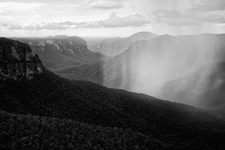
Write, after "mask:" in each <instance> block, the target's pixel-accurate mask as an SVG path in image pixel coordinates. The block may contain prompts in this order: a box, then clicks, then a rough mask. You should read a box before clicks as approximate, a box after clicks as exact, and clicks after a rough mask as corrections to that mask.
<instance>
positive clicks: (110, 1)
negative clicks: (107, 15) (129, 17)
mask: <svg viewBox="0 0 225 150" xmlns="http://www.w3.org/2000/svg"><path fill="white" fill-rule="evenodd" d="M122 1H123V0H86V1H84V3H86V4H88V5H90V6H91V8H95V9H121V8H123V7H124V5H123V4H122Z"/></svg>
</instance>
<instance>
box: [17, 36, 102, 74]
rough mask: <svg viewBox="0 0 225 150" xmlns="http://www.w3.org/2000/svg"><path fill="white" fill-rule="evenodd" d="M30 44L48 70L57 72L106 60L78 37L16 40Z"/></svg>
mask: <svg viewBox="0 0 225 150" xmlns="http://www.w3.org/2000/svg"><path fill="white" fill-rule="evenodd" d="M15 39H17V40H19V41H21V42H24V43H27V44H29V46H30V47H31V49H32V50H33V53H34V54H35V53H36V54H38V55H39V56H40V58H41V60H42V61H43V63H44V65H45V67H46V68H49V69H52V70H55V69H62V68H66V67H71V66H80V65H84V64H89V63H94V62H98V61H101V60H102V59H105V58H106V56H104V55H101V54H100V53H95V52H92V51H90V50H89V49H88V48H87V43H86V41H84V40H83V39H81V38H79V37H76V36H71V37H70V36H65V35H57V36H54V37H47V38H15Z"/></svg>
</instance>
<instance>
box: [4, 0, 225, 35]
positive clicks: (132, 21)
mask: <svg viewBox="0 0 225 150" xmlns="http://www.w3.org/2000/svg"><path fill="white" fill-rule="evenodd" d="M139 31H149V32H153V33H156V34H173V35H179V34H200V33H224V32H225V1H224V0H63V1H62V0H0V35H1V36H8V37H11V36H23V37H24V36H49V35H57V34H66V35H76V36H86V37H87V36H96V37H102V36H104V37H113V36H117V37H118V36H120V37H123V36H129V35H131V34H133V33H136V32H139Z"/></svg>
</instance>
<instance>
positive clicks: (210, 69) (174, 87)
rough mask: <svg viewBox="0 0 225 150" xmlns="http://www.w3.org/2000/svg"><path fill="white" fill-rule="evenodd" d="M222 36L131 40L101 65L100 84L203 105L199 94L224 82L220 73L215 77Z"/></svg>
mask: <svg viewBox="0 0 225 150" xmlns="http://www.w3.org/2000/svg"><path fill="white" fill-rule="evenodd" d="M223 39H225V36H224V35H213V34H202V35H193V36H170V35H162V36H159V37H157V38H154V39H152V40H149V41H138V42H135V43H133V44H132V45H131V46H130V47H129V48H128V49H127V50H126V51H124V52H123V53H122V54H120V55H118V56H116V57H115V58H114V59H113V60H112V61H110V62H107V63H105V64H104V65H103V70H104V85H105V86H108V87H114V88H120V89H125V90H129V91H134V92H140V93H145V94H149V95H152V96H155V97H157V98H161V99H166V100H171V101H177V102H182V103H186V104H190V105H194V106H198V107H205V106H206V105H208V104H204V103H206V102H204V100H202V98H203V97H202V93H204V92H207V90H209V89H213V88H219V86H221V85H222V84H223V82H224V79H223V76H221V75H216V76H215V74H216V73H217V72H218V67H217V66H218V64H219V63H222V62H223V61H225V59H224V58H225V57H223V56H225V44H224V42H223ZM204 98H205V97H204ZM207 103H208V102H207Z"/></svg>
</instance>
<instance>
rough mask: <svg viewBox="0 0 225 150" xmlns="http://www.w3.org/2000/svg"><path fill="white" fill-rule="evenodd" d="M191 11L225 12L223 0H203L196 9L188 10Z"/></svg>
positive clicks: (224, 1) (224, 0)
mask: <svg viewBox="0 0 225 150" xmlns="http://www.w3.org/2000/svg"><path fill="white" fill-rule="evenodd" d="M190 10H192V11H216V10H225V0H204V1H203V2H202V3H200V4H198V5H197V6H196V7H194V8H192V9H190Z"/></svg>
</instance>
